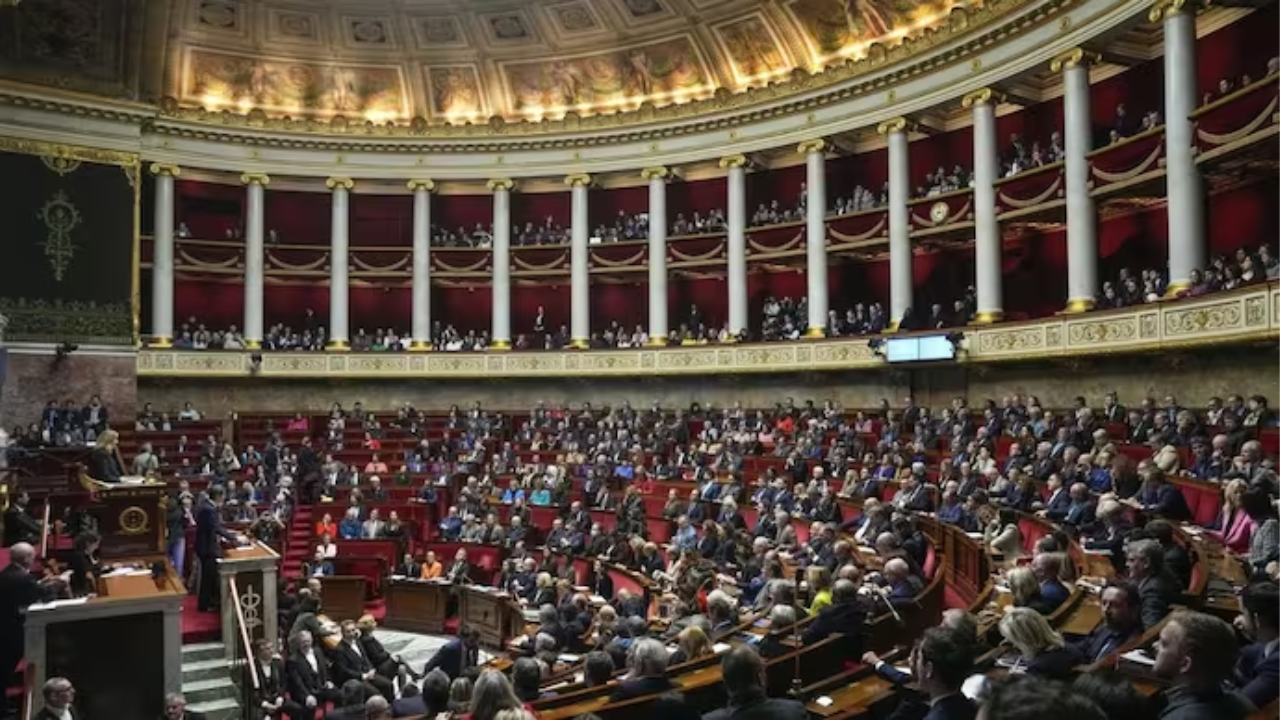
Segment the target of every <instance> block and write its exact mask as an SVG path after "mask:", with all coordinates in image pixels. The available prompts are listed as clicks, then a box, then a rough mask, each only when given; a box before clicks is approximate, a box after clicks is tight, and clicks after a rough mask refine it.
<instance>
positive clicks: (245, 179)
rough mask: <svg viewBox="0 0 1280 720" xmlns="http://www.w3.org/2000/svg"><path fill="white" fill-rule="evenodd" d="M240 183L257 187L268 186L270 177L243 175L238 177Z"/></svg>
mask: <svg viewBox="0 0 1280 720" xmlns="http://www.w3.org/2000/svg"><path fill="white" fill-rule="evenodd" d="M240 182H241V183H243V184H245V185H252V184H254V183H257V184H259V185H270V184H271V177H270V176H269V175H266V174H263V173H244V174H243V175H241V176H240Z"/></svg>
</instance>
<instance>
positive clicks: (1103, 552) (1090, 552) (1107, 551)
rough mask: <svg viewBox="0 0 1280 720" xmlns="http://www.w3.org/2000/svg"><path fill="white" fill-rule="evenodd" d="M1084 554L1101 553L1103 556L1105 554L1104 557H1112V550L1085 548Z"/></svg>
mask: <svg viewBox="0 0 1280 720" xmlns="http://www.w3.org/2000/svg"><path fill="white" fill-rule="evenodd" d="M1084 554H1085V555H1101V556H1103V557H1111V551H1110V550H1090V549H1089V548H1085V550H1084Z"/></svg>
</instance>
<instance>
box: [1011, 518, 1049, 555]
mask: <svg viewBox="0 0 1280 720" xmlns="http://www.w3.org/2000/svg"><path fill="white" fill-rule="evenodd" d="M1018 531H1019V532H1021V533H1022V551H1023V552H1024V553H1027V554H1028V555H1029V554H1031V553H1032V551H1034V550H1035V548H1036V543H1037V542H1039V541H1040V538H1042V537H1044V536H1045V535H1048V534H1049V531H1048V529H1046V528H1045V526H1044V525H1041V524H1040V523H1038V522H1036V521H1035V520H1031V519H1030V518H1019V519H1018Z"/></svg>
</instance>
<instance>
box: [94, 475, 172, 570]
mask: <svg viewBox="0 0 1280 720" xmlns="http://www.w3.org/2000/svg"><path fill="white" fill-rule="evenodd" d="M80 482H81V484H82V485H84V487H85V488H86V489H88V490H89V491H90V492H91V493H93V501H92V502H91V503H90V505H89V508H88V512H89V515H90V516H92V517H93V518H94V520H96V521H97V523H98V534H99V535H101V536H102V546H101V547H100V548H99V554H100V556H101V557H102V558H103V559H104V560H115V559H117V558H124V557H136V556H138V555H152V554H157V553H158V554H161V555H163V554H164V551H165V531H166V529H167V527H168V523H167V517H166V516H167V510H166V505H167V503H168V488H167V487H166V486H165V484H164V483H163V482H159V481H144V482H140V483H104V482H99V481H97V480H94V479H93V478H90V477H89V476H88V475H85V474H84V471H83V470H81V472H80Z"/></svg>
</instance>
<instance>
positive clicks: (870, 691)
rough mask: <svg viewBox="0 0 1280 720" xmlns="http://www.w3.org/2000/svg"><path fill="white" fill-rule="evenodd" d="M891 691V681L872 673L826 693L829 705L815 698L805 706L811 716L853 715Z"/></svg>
mask: <svg viewBox="0 0 1280 720" xmlns="http://www.w3.org/2000/svg"><path fill="white" fill-rule="evenodd" d="M893 691H894V687H893V683H891V682H889V681H888V680H885V679H884V678H882V677H880V676H879V675H875V674H872V675H871V676H869V677H865V678H863V679H861V680H859V681H857V682H855V683H853V684H852V685H846V686H845V687H843V688H841V689H839V690H837V691H836V692H833V693H830V694H829V695H827V696H826V697H828V698H830V700H831V704H830V705H821V704H819V703H818V702H817V701H816V700H811V701H809V703H808V704H807V705H806V706H805V707H806V708H807V709H808V710H809V714H810V715H811V716H813V715H816V716H817V717H821V718H846V717H853V716H854V715H860V714H862V713H863V712H865V711H866V708H867V706H869V705H871V704H873V703H875V702H876V701H877V700H881V699H883V698H885V697H886V696H887V695H888V694H890V693H892V692H893Z"/></svg>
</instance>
